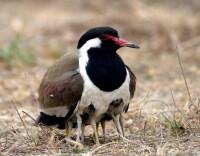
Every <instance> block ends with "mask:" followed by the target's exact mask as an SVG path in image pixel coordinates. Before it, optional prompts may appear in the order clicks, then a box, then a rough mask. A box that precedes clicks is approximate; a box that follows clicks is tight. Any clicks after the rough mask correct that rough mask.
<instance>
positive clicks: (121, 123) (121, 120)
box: [119, 113, 124, 137]
mask: <svg viewBox="0 0 200 156" xmlns="http://www.w3.org/2000/svg"><path fill="white" fill-rule="evenodd" d="M119 123H120V126H121V128H122V134H123V137H124V124H123V116H122V113H120V116H119Z"/></svg>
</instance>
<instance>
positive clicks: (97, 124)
mask: <svg viewBox="0 0 200 156" xmlns="http://www.w3.org/2000/svg"><path fill="white" fill-rule="evenodd" d="M96 130H97V135H98V136H99V122H97V123H96ZM92 138H93V140H94V141H95V142H96V140H95V133H94V132H93V134H92Z"/></svg>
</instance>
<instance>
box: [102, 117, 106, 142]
mask: <svg viewBox="0 0 200 156" xmlns="http://www.w3.org/2000/svg"><path fill="white" fill-rule="evenodd" d="M105 125H106V122H105V121H101V127H102V131H103V142H104V143H105V142H106V129H105Z"/></svg>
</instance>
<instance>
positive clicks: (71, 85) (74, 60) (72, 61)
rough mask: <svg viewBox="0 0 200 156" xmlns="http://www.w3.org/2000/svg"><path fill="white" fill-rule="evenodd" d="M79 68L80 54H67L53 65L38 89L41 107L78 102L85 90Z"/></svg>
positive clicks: (73, 104) (71, 105) (69, 104)
mask: <svg viewBox="0 0 200 156" xmlns="http://www.w3.org/2000/svg"><path fill="white" fill-rule="evenodd" d="M77 68H78V54H77V53H70V54H66V55H64V56H63V57H61V58H60V59H58V60H57V61H56V62H55V64H54V65H52V66H51V67H50V68H49V70H48V71H47V73H46V74H45V75H44V78H43V79H42V83H41V84H40V87H39V89H38V93H39V103H40V108H42V109H47V108H52V107H58V106H67V107H68V108H69V109H70V108H71V107H73V106H75V105H76V104H77V102H78V101H79V100H80V98H81V94H82V91H83V79H82V77H81V75H80V74H79V72H78V71H77Z"/></svg>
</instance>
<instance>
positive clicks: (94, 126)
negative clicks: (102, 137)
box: [90, 117, 99, 144]
mask: <svg viewBox="0 0 200 156" xmlns="http://www.w3.org/2000/svg"><path fill="white" fill-rule="evenodd" d="M90 123H91V126H92V129H93V132H94V135H95V141H96V144H99V138H98V134H97V129H96V122H95V120H94V118H93V117H91V119H90Z"/></svg>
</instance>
